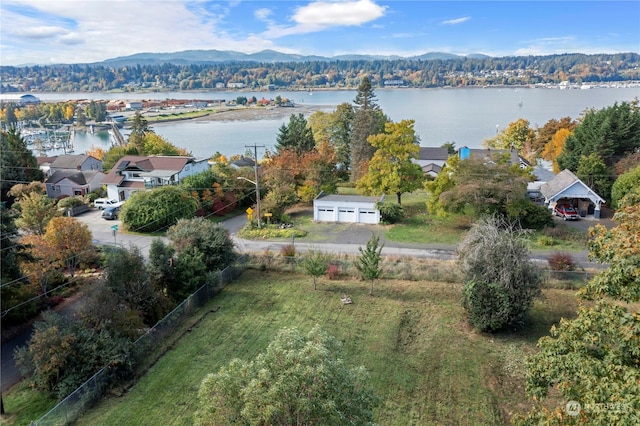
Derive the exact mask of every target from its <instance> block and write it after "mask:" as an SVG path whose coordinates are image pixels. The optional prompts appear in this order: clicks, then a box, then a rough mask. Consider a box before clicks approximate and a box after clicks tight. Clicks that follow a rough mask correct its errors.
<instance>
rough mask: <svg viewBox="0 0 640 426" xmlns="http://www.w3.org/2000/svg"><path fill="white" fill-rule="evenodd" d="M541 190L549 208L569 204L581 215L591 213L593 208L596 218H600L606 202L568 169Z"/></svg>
mask: <svg viewBox="0 0 640 426" xmlns="http://www.w3.org/2000/svg"><path fill="white" fill-rule="evenodd" d="M540 192H541V193H542V196H543V197H544V203H545V204H546V205H547V206H549V208H554V207H555V205H556V204H558V203H564V204H569V205H571V206H573V207H575V208H576V209H577V210H578V212H580V216H586V215H587V214H591V209H593V216H594V217H595V218H596V219H599V218H600V209H601V206H602V204H603V203H604V202H605V200H604V199H602V197H600V196H599V195H598V194H596V193H595V192H594V191H593V190H592V189H591V188H589V187H588V186H587V185H586V184H585V183H584V182H582V181H581V180H580V179H578V177H577V176H576V175H574V174H573V173H571V171H570V170H567V169H565V170H563V171H562V172H560V173H559V174H558V175H557V176H556V177H554V178H553V179H551V180H550V181H549V182H546V183H545V184H543V185H542V186H541V187H540Z"/></svg>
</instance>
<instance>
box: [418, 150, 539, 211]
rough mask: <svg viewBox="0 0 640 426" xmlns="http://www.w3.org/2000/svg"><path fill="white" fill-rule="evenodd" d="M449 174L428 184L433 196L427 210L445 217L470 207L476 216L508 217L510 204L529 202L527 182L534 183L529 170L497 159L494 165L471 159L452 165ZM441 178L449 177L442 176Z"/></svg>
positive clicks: (491, 162) (454, 162)
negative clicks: (527, 199) (527, 200)
mask: <svg viewBox="0 0 640 426" xmlns="http://www.w3.org/2000/svg"><path fill="white" fill-rule="evenodd" d="M446 170H447V173H442V172H441V173H439V174H438V177H437V178H436V179H435V180H433V181H431V182H426V183H425V188H426V189H427V191H429V192H430V197H429V200H428V201H427V208H428V209H429V211H430V212H432V213H436V214H439V215H444V216H446V215H447V214H448V213H453V212H461V211H463V210H464V209H465V208H466V207H467V206H470V207H471V208H472V209H473V211H474V213H475V214H476V215H477V216H481V215H483V214H489V215H491V214H498V215H501V216H506V215H507V210H508V207H509V205H510V204H512V203H519V202H520V201H523V200H525V199H526V188H527V182H529V181H531V180H532V179H533V176H532V175H531V173H530V171H529V170H523V169H521V168H520V166H519V165H518V164H514V165H509V164H508V163H507V162H506V161H505V160H504V159H503V158H501V157H500V156H496V157H495V158H494V160H493V161H490V162H486V161H484V160H481V159H475V158H468V159H465V160H459V161H458V160H456V161H453V162H452V163H451V164H450V165H449V168H447V169H446ZM441 175H446V176H442V177H441Z"/></svg>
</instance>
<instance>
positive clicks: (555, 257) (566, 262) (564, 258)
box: [547, 252, 576, 271]
mask: <svg viewBox="0 0 640 426" xmlns="http://www.w3.org/2000/svg"><path fill="white" fill-rule="evenodd" d="M547 261H548V262H549V266H550V267H551V269H553V270H554V271H574V270H575V269H576V262H575V260H573V256H571V255H570V254H569V253H560V252H556V253H553V254H551V256H549V259H547Z"/></svg>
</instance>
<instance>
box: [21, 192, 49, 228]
mask: <svg viewBox="0 0 640 426" xmlns="http://www.w3.org/2000/svg"><path fill="white" fill-rule="evenodd" d="M17 204H18V206H19V209H20V217H19V218H18V220H16V224H17V225H18V227H19V228H20V229H22V230H23V231H25V232H27V233H31V234H36V235H42V234H44V232H45V229H46V227H47V225H48V224H49V221H50V220H51V219H53V218H54V217H57V216H60V212H59V211H58V206H56V203H55V201H53V200H52V199H51V198H48V197H47V196H46V195H44V194H39V193H37V192H30V193H28V194H26V195H24V196H23V197H21V198H20V200H19V201H18V203H17Z"/></svg>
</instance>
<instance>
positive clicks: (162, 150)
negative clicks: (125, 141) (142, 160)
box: [141, 132, 184, 155]
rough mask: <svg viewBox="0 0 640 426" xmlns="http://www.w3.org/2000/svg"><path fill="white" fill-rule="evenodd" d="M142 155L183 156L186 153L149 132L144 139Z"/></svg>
mask: <svg viewBox="0 0 640 426" xmlns="http://www.w3.org/2000/svg"><path fill="white" fill-rule="evenodd" d="M141 153H142V155H181V154H182V153H184V151H181V150H180V148H178V147H176V146H175V145H173V144H171V143H170V142H168V141H167V140H165V139H164V138H163V137H162V136H160V135H158V134H156V133H153V132H148V133H145V134H144V136H143V138H142V150H141Z"/></svg>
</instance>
